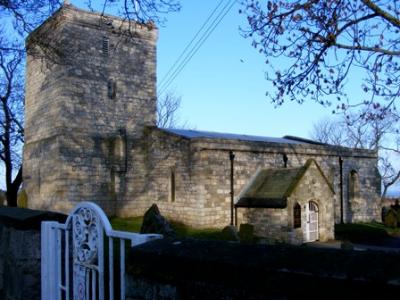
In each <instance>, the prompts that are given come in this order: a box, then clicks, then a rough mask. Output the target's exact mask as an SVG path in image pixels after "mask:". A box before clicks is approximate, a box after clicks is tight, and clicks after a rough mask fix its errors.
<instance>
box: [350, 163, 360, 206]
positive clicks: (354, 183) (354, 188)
mask: <svg viewBox="0 0 400 300" xmlns="http://www.w3.org/2000/svg"><path fill="white" fill-rule="evenodd" d="M359 194H360V181H359V178H358V173H357V171H355V170H352V171H351V172H350V174H349V201H350V202H353V201H355V200H357V198H358V197H359Z"/></svg>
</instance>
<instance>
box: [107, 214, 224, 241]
mask: <svg viewBox="0 0 400 300" xmlns="http://www.w3.org/2000/svg"><path fill="white" fill-rule="evenodd" d="M110 222H111V225H112V227H113V228H114V229H115V230H122V231H130V232H140V227H141V226H142V222H143V217H131V218H119V217H111V219H110ZM170 224H171V227H172V228H173V229H174V230H175V232H176V234H177V236H178V237H192V238H197V239H207V240H224V236H223V235H222V233H221V230H220V229H215V228H206V229H197V228H193V227H189V226H186V225H184V224H182V223H179V222H174V221H170Z"/></svg>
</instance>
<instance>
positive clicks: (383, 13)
mask: <svg viewBox="0 0 400 300" xmlns="http://www.w3.org/2000/svg"><path fill="white" fill-rule="evenodd" d="M361 2H362V3H364V4H365V5H366V6H368V8H369V9H371V10H372V11H374V12H375V13H376V14H378V15H379V16H380V17H381V18H383V19H385V20H386V21H388V22H389V23H390V24H392V25H393V26H396V27H398V28H400V20H399V19H398V18H396V17H394V16H392V15H391V14H389V13H388V12H386V11H384V10H383V9H381V8H380V7H379V6H378V5H376V4H375V3H374V2H372V1H371V0H361Z"/></svg>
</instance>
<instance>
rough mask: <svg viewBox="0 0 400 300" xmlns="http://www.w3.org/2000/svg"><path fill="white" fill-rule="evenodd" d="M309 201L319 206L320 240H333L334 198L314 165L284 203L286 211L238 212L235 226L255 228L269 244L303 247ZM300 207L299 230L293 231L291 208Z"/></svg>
mask: <svg viewBox="0 0 400 300" xmlns="http://www.w3.org/2000/svg"><path fill="white" fill-rule="evenodd" d="M309 201H313V202H315V203H316V204H317V205H318V209H319V224H318V226H319V240H320V241H324V242H325V241H328V240H332V239H334V226H333V225H334V210H333V207H334V194H333V193H332V191H331V190H330V188H329V186H328V185H327V184H326V182H325V180H324V179H323V178H322V176H321V174H320V172H319V171H318V169H317V167H316V166H315V164H311V166H310V167H309V168H308V170H307V172H306V173H305V174H304V176H303V178H302V179H301V181H300V182H299V183H298V185H297V187H296V189H295V190H294V191H293V193H292V194H291V196H290V197H289V198H288V200H287V207H285V208H239V210H240V211H241V213H240V214H239V215H240V218H239V220H238V224H241V223H250V224H253V225H254V233H255V235H257V236H259V237H263V238H266V240H267V241H268V242H269V243H282V242H284V243H291V244H302V243H304V241H305V237H304V235H305V228H306V222H307V215H306V206H307V205H308V203H309ZM296 203H298V204H299V205H300V206H301V220H302V224H301V227H300V228H294V225H293V224H294V220H293V210H294V205H295V204H296Z"/></svg>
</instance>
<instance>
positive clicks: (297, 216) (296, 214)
mask: <svg viewBox="0 0 400 300" xmlns="http://www.w3.org/2000/svg"><path fill="white" fill-rule="evenodd" d="M293 227H294V228H300V227H301V206H300V204H298V203H296V204H295V205H294V207H293Z"/></svg>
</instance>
